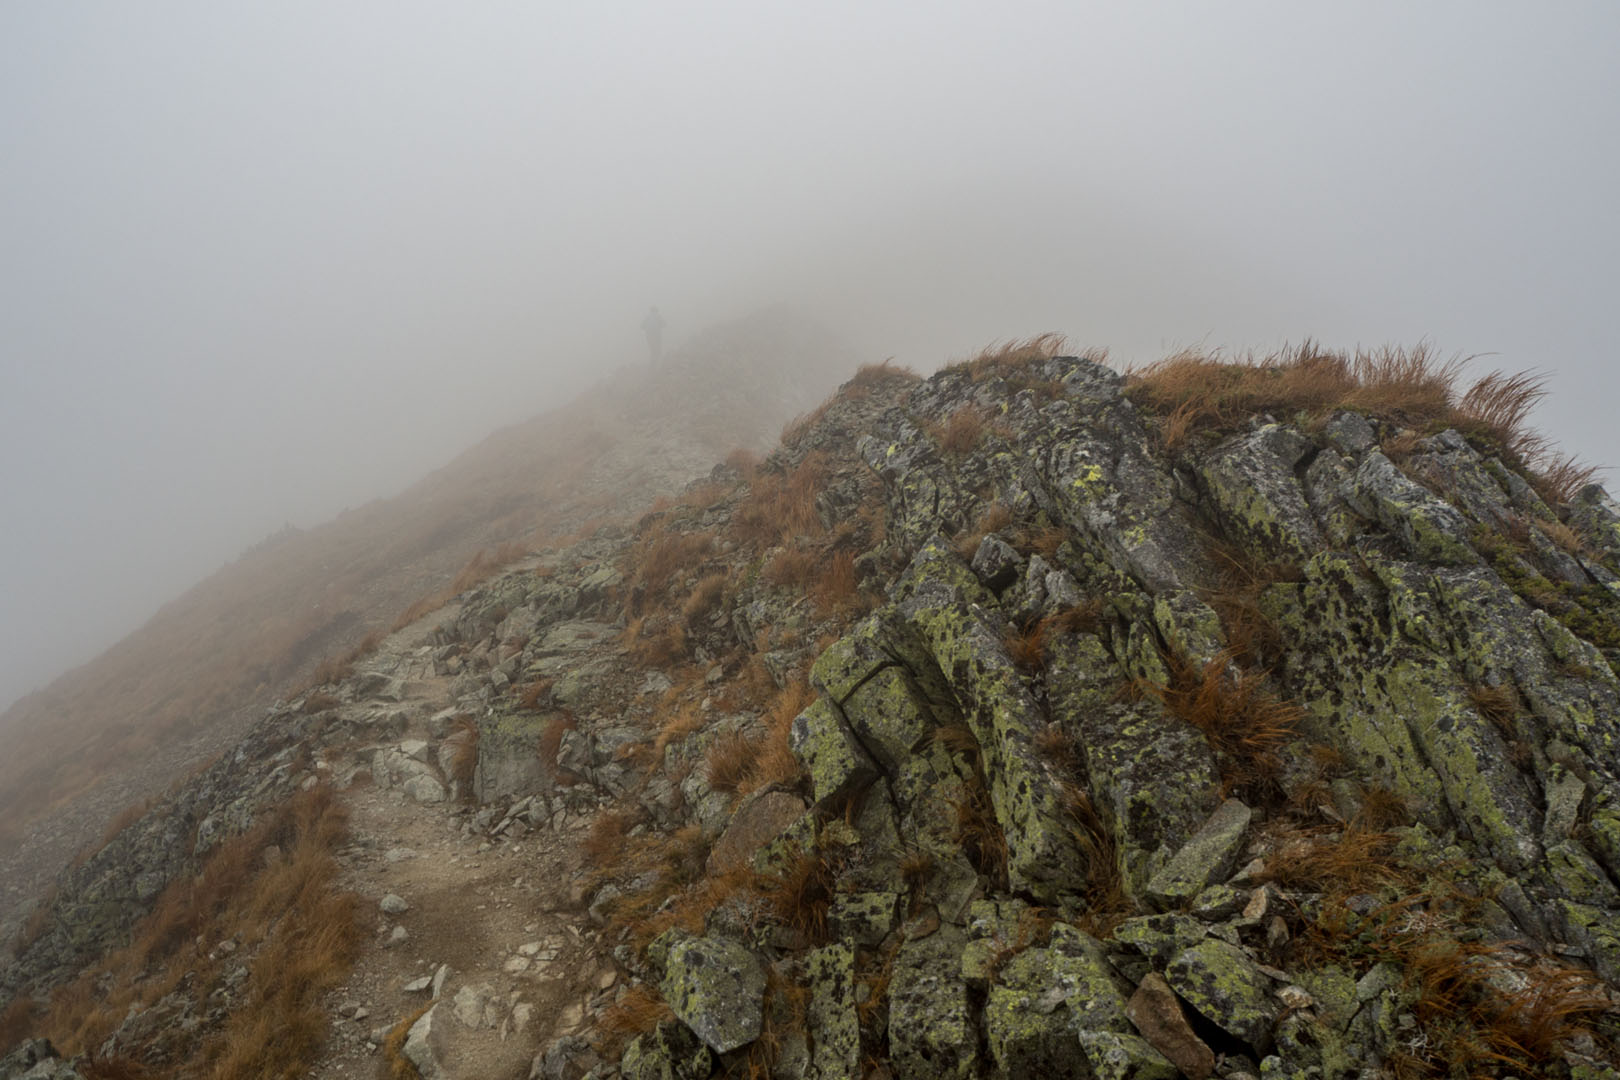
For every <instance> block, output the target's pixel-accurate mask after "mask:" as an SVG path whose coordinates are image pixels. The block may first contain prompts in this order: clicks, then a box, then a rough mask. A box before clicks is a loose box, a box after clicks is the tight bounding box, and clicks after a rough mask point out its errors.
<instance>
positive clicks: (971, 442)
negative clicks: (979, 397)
mask: <svg viewBox="0 0 1620 1080" xmlns="http://www.w3.org/2000/svg"><path fill="white" fill-rule="evenodd" d="M984 427H985V425H984V416H983V414H982V413H980V412H979V410H978V409H976V408H974V407H973V406H972V405H963V406H962V407H961V408H959V409H957V410H956V411H955V412H953V413H951V415H950V416H948V417H946V418H945V421H944V422H943V423H939V424H930V425H929V427H928V433H929V435H931V436H932V437H933V439H934V442H935V443H936V444H937V445H938V446H939V448H940V451H941V452H943V453H945V454H949V455H951V456H953V457H959V456H961V455H963V454H968V453H971V452H972V451H974V450H976V449H977V448H978V446H979V443H981V442H983V441H984Z"/></svg>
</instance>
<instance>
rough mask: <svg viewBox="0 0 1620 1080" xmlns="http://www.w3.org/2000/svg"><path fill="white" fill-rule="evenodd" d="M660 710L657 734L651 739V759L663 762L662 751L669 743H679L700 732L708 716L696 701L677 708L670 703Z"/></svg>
mask: <svg viewBox="0 0 1620 1080" xmlns="http://www.w3.org/2000/svg"><path fill="white" fill-rule="evenodd" d="M660 708H661V710H662V711H661V714H660V717H661V718H660V720H659V724H658V734H657V736H656V737H655V738H654V739H653V758H654V759H655V760H658V761H662V760H663V758H664V750H665V748H667V747H668V746H669V745H670V744H671V743H677V742H681V741H682V740H684V739H685V738H686V737H687V736H688V735H691V734H692V733H693V732H696V731H701V730H702V729H703V725H704V724H705V723H707V722H708V716H707V715H706V714H705V713H704V712H703V709H702V707H701V704H700V703H699V702H697V701H687V702H685V703H684V704H681V705H680V706H678V707H676V706H675V705H674V703H673V702H670V703H669V704H667V705H663V706H661V707H660Z"/></svg>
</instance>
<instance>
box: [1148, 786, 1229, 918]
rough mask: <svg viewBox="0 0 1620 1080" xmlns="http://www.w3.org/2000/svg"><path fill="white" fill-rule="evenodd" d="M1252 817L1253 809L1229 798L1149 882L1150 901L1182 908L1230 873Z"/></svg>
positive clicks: (1164, 905) (1167, 906) (1163, 905)
mask: <svg viewBox="0 0 1620 1080" xmlns="http://www.w3.org/2000/svg"><path fill="white" fill-rule="evenodd" d="M1251 816H1252V814H1251V812H1250V810H1249V808H1248V807H1247V806H1245V805H1244V804H1243V803H1242V802H1240V801H1238V800H1237V799H1227V800H1226V801H1225V802H1223V803H1221V805H1220V806H1218V807H1216V809H1215V812H1214V813H1213V814H1211V815H1210V816H1209V819H1208V820H1207V821H1205V822H1204V824H1203V825H1201V826H1200V827H1199V829H1198V831H1197V832H1195V833H1193V834H1192V836H1191V837H1189V838H1188V839H1187V842H1186V843H1185V844H1183V845H1182V846H1181V850H1179V851H1177V852H1176V853H1175V855H1173V856H1172V857H1171V859H1170V861H1169V862H1168V863H1166V864H1165V866H1164V868H1163V869H1161V870H1160V871H1159V872H1158V873H1156V874H1154V875H1153V877H1152V878H1151V879H1150V880H1149V881H1148V884H1147V896H1148V899H1149V900H1152V901H1153V902H1154V903H1155V904H1158V905H1159V906H1160V907H1165V908H1169V907H1179V906H1181V905H1183V904H1186V903H1189V902H1190V901H1191V900H1192V899H1193V898H1194V897H1196V896H1197V895H1198V894H1199V893H1201V892H1203V891H1204V889H1205V887H1206V886H1208V885H1210V884H1212V883H1215V882H1217V881H1218V880H1219V879H1221V878H1223V877H1225V876H1226V875H1228V874H1230V873H1231V872H1232V869H1233V867H1234V866H1235V865H1236V863H1237V858H1238V855H1239V853H1240V852H1241V850H1242V847H1243V834H1244V832H1245V831H1246V830H1247V829H1248V827H1249V819H1250V818H1251Z"/></svg>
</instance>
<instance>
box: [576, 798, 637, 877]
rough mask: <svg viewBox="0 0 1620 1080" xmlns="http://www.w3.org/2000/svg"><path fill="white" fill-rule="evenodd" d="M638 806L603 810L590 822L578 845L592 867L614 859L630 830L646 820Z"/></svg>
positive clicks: (621, 849) (622, 848)
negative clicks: (582, 839)
mask: <svg viewBox="0 0 1620 1080" xmlns="http://www.w3.org/2000/svg"><path fill="white" fill-rule="evenodd" d="M646 817H647V815H646V813H645V812H643V811H642V809H641V808H640V807H639V806H619V807H614V808H612V809H609V810H603V811H602V812H601V813H599V814H597V815H596V817H595V819H593V820H592V821H591V827H590V829H589V830H587V831H586V833H585V839H584V841H583V842H582V843H581V845H580V850H582V851H583V852H584V853H585V854H586V856H588V857H589V858H590V860H591V862H592V864H593V865H601V864H602V863H603V862H604V861H606V860H610V859H613V858H616V857H617V856H618V855H619V854H620V853H621V852H622V851H623V850H624V842H625V838H626V837H627V836H628V835H629V833H630V830H631V829H632V828H634V827H635V826H636V825H639V824H640V823H641V822H643V821H645V820H646Z"/></svg>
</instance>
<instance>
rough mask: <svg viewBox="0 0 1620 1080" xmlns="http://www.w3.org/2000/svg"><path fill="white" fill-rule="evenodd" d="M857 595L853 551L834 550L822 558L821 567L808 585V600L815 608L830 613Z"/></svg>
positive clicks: (842, 606) (845, 604) (848, 602)
mask: <svg viewBox="0 0 1620 1080" xmlns="http://www.w3.org/2000/svg"><path fill="white" fill-rule="evenodd" d="M856 597H857V582H856V578H855V553H854V552H851V551H834V552H832V553H830V554H829V555H828V556H827V557H826V558H825V559H824V560H822V564H821V568H820V570H819V571H818V572H817V574H816V576H815V580H814V581H813V582H812V583H811V586H810V601H811V603H813V604H815V606H816V610H817V611H820V612H822V613H824V614H832V613H834V612H837V611H839V610H840V609H842V608H844V607H845V606H847V605H849V604H850V603H851V602H852V601H854V600H855V599H856Z"/></svg>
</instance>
